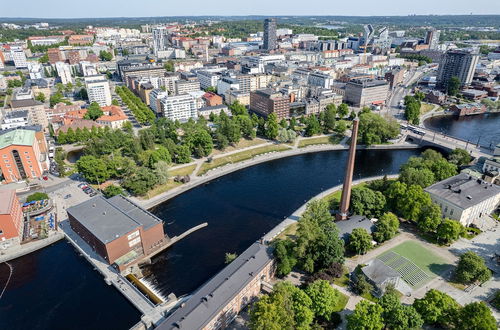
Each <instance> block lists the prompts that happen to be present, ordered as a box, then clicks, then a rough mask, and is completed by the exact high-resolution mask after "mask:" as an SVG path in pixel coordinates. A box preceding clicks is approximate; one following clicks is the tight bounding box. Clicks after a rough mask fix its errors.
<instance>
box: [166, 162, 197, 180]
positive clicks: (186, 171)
mask: <svg viewBox="0 0 500 330" xmlns="http://www.w3.org/2000/svg"><path fill="white" fill-rule="evenodd" d="M195 168H196V164H193V165H188V166H183V167H179V168H176V169H174V170H169V171H168V176H169V177H174V176H176V175H181V176H182V175H191V174H192V173H193V171H194V169H195Z"/></svg>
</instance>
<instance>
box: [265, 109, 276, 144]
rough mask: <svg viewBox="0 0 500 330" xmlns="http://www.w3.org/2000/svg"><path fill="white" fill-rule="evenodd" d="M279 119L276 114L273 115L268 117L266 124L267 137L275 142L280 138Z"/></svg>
mask: <svg viewBox="0 0 500 330" xmlns="http://www.w3.org/2000/svg"><path fill="white" fill-rule="evenodd" d="M278 130H279V125H278V117H276V114H275V113H271V114H270V115H269V116H267V120H266V124H265V135H266V137H267V138H268V139H270V140H274V139H276V137H277V136H278Z"/></svg>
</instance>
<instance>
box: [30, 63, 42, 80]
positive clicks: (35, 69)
mask: <svg viewBox="0 0 500 330" xmlns="http://www.w3.org/2000/svg"><path fill="white" fill-rule="evenodd" d="M28 71H29V74H30V79H41V78H42V77H43V67H42V64H40V63H34V62H30V63H28Z"/></svg>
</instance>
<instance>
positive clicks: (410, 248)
mask: <svg viewBox="0 0 500 330" xmlns="http://www.w3.org/2000/svg"><path fill="white" fill-rule="evenodd" d="M389 251H393V252H396V253H398V254H400V255H401V256H403V257H405V258H407V259H409V260H410V261H412V262H413V263H414V264H415V265H417V266H418V267H419V268H420V269H422V270H423V271H425V272H426V273H427V274H428V275H429V276H432V277H435V275H439V274H441V273H442V272H443V271H444V270H445V269H448V268H449V267H450V264H447V263H446V262H445V260H443V259H442V258H441V257H439V256H437V255H436V254H434V253H433V252H432V251H431V250H429V249H427V248H426V247H424V246H422V245H421V244H420V243H418V242H415V241H406V242H403V243H401V244H399V245H397V246H395V247H393V248H392V249H390V250H389ZM389 251H387V252H385V253H388V252H389ZM385 253H384V254H385ZM433 275H434V276H433Z"/></svg>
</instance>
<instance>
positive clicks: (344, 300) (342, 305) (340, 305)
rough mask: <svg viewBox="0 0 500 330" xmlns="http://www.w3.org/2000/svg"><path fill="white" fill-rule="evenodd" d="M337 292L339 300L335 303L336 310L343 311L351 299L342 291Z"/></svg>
mask: <svg viewBox="0 0 500 330" xmlns="http://www.w3.org/2000/svg"><path fill="white" fill-rule="evenodd" d="M337 294H338V295H339V300H338V302H337V304H336V305H335V308H334V310H333V311H334V312H341V311H343V310H344V308H345V306H346V305H347V302H348V301H349V297H348V296H346V295H345V294H343V293H342V292H340V291H337Z"/></svg>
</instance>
